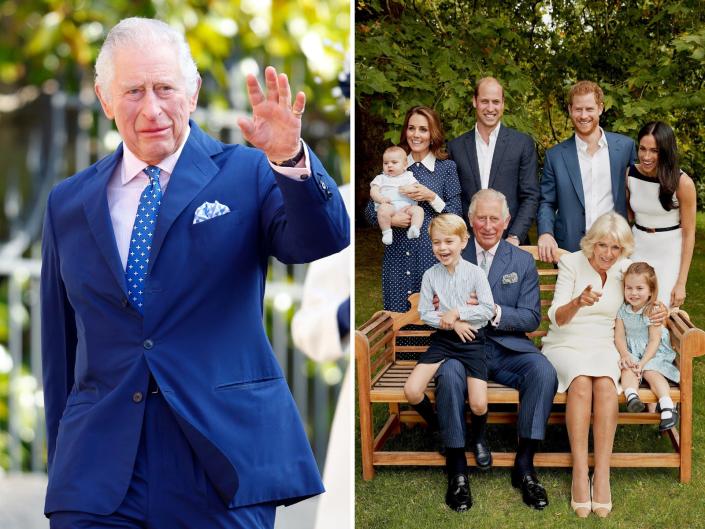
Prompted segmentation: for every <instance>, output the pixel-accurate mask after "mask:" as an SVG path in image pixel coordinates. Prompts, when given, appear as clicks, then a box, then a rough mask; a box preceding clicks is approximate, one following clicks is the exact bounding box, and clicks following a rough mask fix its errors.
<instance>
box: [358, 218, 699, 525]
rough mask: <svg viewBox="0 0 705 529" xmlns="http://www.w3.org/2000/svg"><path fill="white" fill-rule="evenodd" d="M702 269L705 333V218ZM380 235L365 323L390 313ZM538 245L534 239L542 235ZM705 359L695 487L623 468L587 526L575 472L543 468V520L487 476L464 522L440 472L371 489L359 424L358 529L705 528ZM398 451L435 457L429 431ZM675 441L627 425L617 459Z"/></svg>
mask: <svg viewBox="0 0 705 529" xmlns="http://www.w3.org/2000/svg"><path fill="white" fill-rule="evenodd" d="M697 220H698V233H697V237H696V245H695V252H694V256H693V264H692V266H691V270H690V275H689V281H688V289H687V294H688V298H687V300H686V303H685V306H684V308H685V309H686V310H687V311H688V313H689V314H690V317H691V319H692V320H693V322H694V323H695V324H696V325H698V326H699V327H701V328H703V327H705V215H704V214H702V213H699V214H698V219H697ZM379 238H380V236H379V233H378V230H374V229H370V228H362V229H358V230H357V232H356V238H355V253H356V255H355V257H356V259H355V262H356V270H355V285H356V286H355V291H356V296H355V320H356V325H357V326H359V325H360V324H362V323H364V322H365V321H366V320H367V319H368V318H369V317H370V316H371V315H372V314H373V313H374V312H375V311H377V310H379V309H380V308H381V306H382V294H381V272H380V266H381V257H382V251H383V248H382V244H381V241H380V240H379ZM534 240H535V237H534ZM704 398H705V360H703V359H702V358H701V359H697V360H696V361H695V366H694V397H693V403H694V408H695V411H694V420H693V430H694V439H693V475H692V481H691V482H690V483H689V484H686V485H682V484H680V483H679V482H678V473H677V470H675V469H658V468H655V469H619V468H617V469H614V470H613V471H612V497H613V502H614V510H613V511H612V514H611V515H610V517H609V518H607V519H605V520H600V519H598V518H597V517H595V516H590V517H589V518H588V519H586V520H579V519H578V518H577V517H575V515H574V514H573V512H572V511H571V509H570V506H569V501H570V470H569V469H539V475H540V478H541V481H542V482H543V484H544V486H545V487H546V490H547V491H548V495H549V500H550V505H549V506H548V508H546V509H545V510H544V511H541V512H538V511H533V510H531V509H529V508H528V507H526V506H524V504H523V503H522V501H521V495H520V493H519V492H518V491H516V490H515V489H513V488H512V486H511V484H510V483H509V469H499V468H496V469H493V470H492V471H491V472H490V473H488V474H487V475H478V474H471V476H470V481H471V486H472V494H473V499H474V505H473V507H472V509H471V510H470V511H469V512H467V513H464V514H458V513H455V512H452V511H451V510H450V509H448V508H447V507H446V506H445V503H444V494H445V484H446V480H445V475H444V473H443V470H442V469H441V468H440V467H382V468H378V469H377V474H376V476H375V478H374V479H373V480H371V481H367V482H365V481H363V480H362V471H361V465H360V446H359V424H358V423H357V421H356V441H357V442H356V446H355V449H356V464H355V471H356V485H355V527H356V529H396V528H399V529H402V528H403V529H432V528H433V529H435V528H443V529H453V528H458V529H460V528H462V529H469V528H483V529H492V528H498V529H500V528H501V529H510V528H511V529H513V528H527V529H530V528H541V529H550V528H563V527H586V528H589V527H601V528H623V529H657V528H658V529H670V528H680V527H688V528H691V527H692V528H705V410H704V409H703V399H704ZM384 419H385V409H384V407H381V406H380V407H377V408H375V423H376V428H379V427H380V426H381V424H382V422H383V421H384ZM513 437H514V430H513V429H512V428H509V427H506V426H497V425H491V426H490V434H489V442H490V445H491V446H492V447H493V448H494V449H502V450H504V449H512V447H513V440H512V439H513ZM389 443H392V444H391V446H396V447H405V448H418V449H422V450H426V449H427V450H431V446H430V444H429V442H428V440H427V438H426V436H424V435H423V432H422V431H421V429H420V428H416V429H412V430H402V435H401V436H399V437H398V438H396V439H394V440H392V441H390V442H389ZM544 445H545V447H546V448H547V449H549V450H561V449H566V448H567V435H566V432H565V428H564V427H559V426H551V427H549V431H548V435H547V440H546V442H545V443H544ZM669 445H670V443H669V442H668V441H667V440H666V439H665V438H662V437H660V436H659V435H658V433H657V432H656V429H655V427H652V426H619V427H618V431H617V436H616V439H615V450H616V451H626V450H629V451H637V450H639V449H641V450H643V451H664V450H665V449H667V447H668V446H669Z"/></svg>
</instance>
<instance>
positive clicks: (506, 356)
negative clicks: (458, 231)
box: [436, 189, 558, 511]
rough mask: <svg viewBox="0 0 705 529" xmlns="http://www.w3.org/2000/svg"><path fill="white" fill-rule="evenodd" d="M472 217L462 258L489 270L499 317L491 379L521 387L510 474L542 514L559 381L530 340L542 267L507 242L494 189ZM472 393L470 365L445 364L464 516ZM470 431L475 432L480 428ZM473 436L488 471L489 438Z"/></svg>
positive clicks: (447, 419) (491, 329)
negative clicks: (542, 473) (539, 467)
mask: <svg viewBox="0 0 705 529" xmlns="http://www.w3.org/2000/svg"><path fill="white" fill-rule="evenodd" d="M468 214H469V218H470V225H471V226H472V231H473V239H472V240H471V241H470V242H469V243H468V245H467V246H466V247H465V250H464V251H463V258H464V259H465V260H467V261H470V262H471V263H474V264H477V265H478V266H480V267H481V268H483V269H484V270H486V273H487V279H488V280H489V283H490V288H491V289H492V297H493V298H494V302H495V312H494V317H493V319H492V320H491V321H490V324H489V325H488V326H487V331H486V333H485V336H486V341H487V345H486V353H487V369H488V376H489V378H490V379H491V380H494V381H496V382H499V383H500V384H504V385H506V386H510V387H513V388H515V389H518V390H519V416H518V419H517V433H518V436H519V446H518V449H517V456H516V460H515V462H514V468H513V469H512V472H511V480H512V485H513V486H514V487H517V488H519V489H521V491H522V498H523V501H524V503H526V504H527V505H529V506H530V507H533V508H535V509H543V508H544V507H546V506H547V505H548V496H547V494H546V491H545V489H544V487H543V486H542V485H541V483H540V482H539V479H538V477H537V475H536V471H535V469H534V454H535V452H536V450H537V448H538V444H539V442H540V441H541V440H542V439H543V438H544V436H545V433H546V423H547V421H548V417H549V415H550V412H551V405H552V403H553V397H554V395H555V394H556V389H557V388H558V380H557V378H556V371H555V369H554V368H553V366H552V365H551V363H550V362H549V361H548V360H546V357H545V356H543V355H542V354H541V353H540V352H539V350H538V349H537V348H536V346H534V344H533V343H532V342H531V340H529V339H528V338H527V337H526V335H525V333H526V332H531V331H533V330H535V329H536V328H537V327H538V325H539V323H540V321H541V307H540V302H539V278H538V273H537V271H536V265H535V263H534V259H533V257H532V256H531V255H530V254H529V253H527V252H525V251H524V250H521V249H519V248H517V247H515V246H514V245H512V244H509V243H508V242H507V241H505V240H503V239H502V233H503V232H504V230H505V229H506V228H507V226H508V225H509V222H510V215H509V208H508V206H507V201H506V199H505V198H504V195H502V194H501V193H500V192H498V191H495V190H493V189H483V190H481V191H478V192H477V193H476V194H475V196H473V199H472V202H471V203H470V208H469V213H468ZM476 302H477V301H476V300H474V301H473V303H476ZM466 395H467V381H466V375H465V369H464V367H463V365H462V364H461V363H460V362H459V361H458V360H446V361H445V362H443V364H442V365H441V367H440V368H439V369H438V374H437V376H436V409H437V412H438V422H439V425H440V430H441V437H442V439H443V444H444V445H445V447H446V466H447V470H448V478H449V482H448V492H447V494H446V502H447V503H448V504H449V505H450V506H451V507H452V508H455V509H456V510H460V511H462V510H466V509H467V508H469V507H470V506H471V505H472V499H471V496H470V491H469V485H468V480H467V475H466V474H467V467H466V462H465V398H466ZM471 427H472V428H473V430H475V429H476V426H475V425H471ZM472 439H473V443H474V444H473V446H472V447H471V448H472V450H473V452H474V453H475V459H476V461H477V464H478V467H479V468H481V469H483V468H489V467H490V466H491V464H492V457H491V454H490V452H489V448H488V447H487V445H486V443H485V442H484V439H483V438H482V436H480V437H479V438H478V436H477V433H476V432H475V431H473V435H472Z"/></svg>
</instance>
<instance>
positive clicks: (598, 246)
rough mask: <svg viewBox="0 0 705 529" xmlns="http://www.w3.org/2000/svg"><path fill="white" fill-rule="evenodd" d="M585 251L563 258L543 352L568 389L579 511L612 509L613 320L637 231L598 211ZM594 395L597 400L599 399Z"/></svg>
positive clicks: (616, 389)
mask: <svg viewBox="0 0 705 529" xmlns="http://www.w3.org/2000/svg"><path fill="white" fill-rule="evenodd" d="M580 247H581V248H582V250H581V251H578V252H575V253H570V254H566V255H564V256H563V257H562V258H561V260H560V261H559V263H558V269H559V272H558V279H557V280H556V291H555V294H554V296H553V303H552V304H551V307H550V309H549V311H548V317H549V319H550V320H551V324H550V327H549V330H548V334H547V335H546V337H545V338H544V339H543V350H542V351H543V354H545V355H546V357H547V358H548V360H549V361H550V362H551V363H552V364H553V366H554V367H555V368H556V373H557V375H558V391H559V392H561V391H566V389H567V391H568V397H567V403H566V426H567V428H568V437H569V439H570V450H571V455H572V458H573V483H572V485H571V507H572V508H573V510H575V512H576V514H577V515H578V516H580V517H586V516H588V514H590V511H593V512H595V513H596V514H597V515H598V516H601V517H604V516H607V514H609V512H610V510H611V509H612V500H611V494H610V484H609V476H610V457H611V455H612V443H613V441H614V432H615V429H616V427H617V412H618V407H617V395H618V393H619V392H621V387H620V385H619V377H620V371H619V352H618V351H617V348H616V347H615V345H614V320H615V316H616V315H617V311H618V310H619V307H620V306H621V305H622V302H623V299H624V292H623V289H622V274H623V272H624V270H626V268H627V267H628V266H629V264H631V261H630V260H629V259H627V257H628V256H629V255H630V254H631V253H632V250H633V249H634V237H633V236H632V233H631V230H630V228H629V224H628V223H627V221H626V219H624V217H622V216H620V215H618V214H617V213H614V212H610V213H605V214H604V215H602V216H600V217H598V219H597V220H596V221H595V222H594V223H593V225H592V226H591V227H590V230H589V231H588V233H587V234H586V235H585V237H583V239H582V240H581V241H580ZM593 402H594V405H593ZM591 412H592V413H594V423H593V441H594V451H595V470H594V474H593V480H594V490H593V491H592V493H591V489H592V488H593V482H592V481H589V480H588V470H589V469H588V433H589V431H590V413H591ZM591 500H592V501H591Z"/></svg>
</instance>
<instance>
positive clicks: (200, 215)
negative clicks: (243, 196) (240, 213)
mask: <svg viewBox="0 0 705 529" xmlns="http://www.w3.org/2000/svg"><path fill="white" fill-rule="evenodd" d="M227 213H230V208H229V207H228V206H226V205H225V204H221V203H220V202H218V201H217V200H216V201H215V202H204V203H203V204H201V205H200V206H198V209H197V210H196V214H195V215H194V216H193V223H194V224H198V223H199V222H203V221H206V220H210V219H213V218H215V217H220V216H221V215H225V214H227Z"/></svg>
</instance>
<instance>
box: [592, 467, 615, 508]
mask: <svg viewBox="0 0 705 529" xmlns="http://www.w3.org/2000/svg"><path fill="white" fill-rule="evenodd" d="M594 477H595V475H594V474H593V475H592V477H591V478H590V503H591V504H592V506H591V510H592V512H594V513H595V514H596V515H597V516H598V517H599V518H607V515H608V514H609V513H610V512H612V494H611V492H610V501H609V502H607V503H597V502H596V501H592V498H594V494H593V493H592V478H594Z"/></svg>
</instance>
